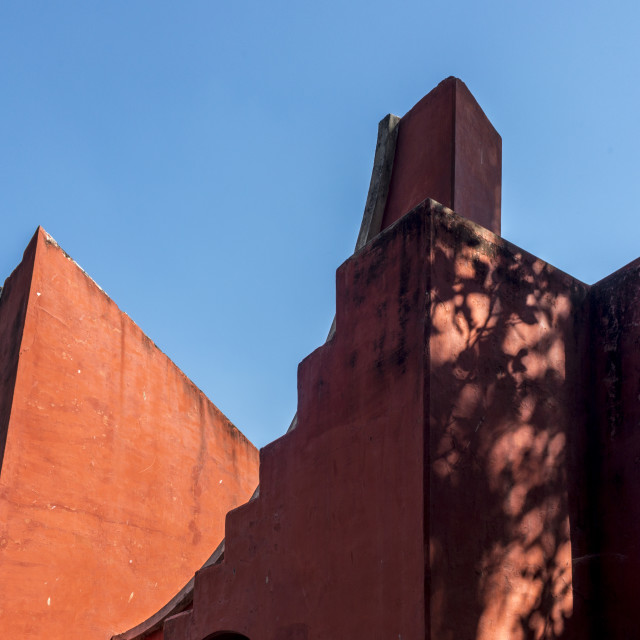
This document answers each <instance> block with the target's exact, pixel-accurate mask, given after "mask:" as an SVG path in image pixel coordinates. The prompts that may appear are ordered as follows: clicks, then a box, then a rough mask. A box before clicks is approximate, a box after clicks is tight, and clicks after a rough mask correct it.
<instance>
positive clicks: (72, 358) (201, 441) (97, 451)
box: [0, 229, 258, 640]
mask: <svg viewBox="0 0 640 640" xmlns="http://www.w3.org/2000/svg"><path fill="white" fill-rule="evenodd" d="M0 382H1V383H2V387H1V388H0V391H1V393H0V420H1V422H0V434H1V435H2V440H4V438H5V437H6V446H5V448H4V455H3V456H2V458H1V460H0V462H1V465H2V466H1V472H0V593H2V598H0V636H1V637H2V638H16V639H17V638H20V639H21V640H22V639H31V638H33V639H35V638H38V639H39V638H48V639H49V638H51V639H58V638H60V639H62V638H64V639H65V640H74V639H77V640H86V639H88V638H91V639H94V638H95V639H98V638H105V639H106V638H108V637H110V636H111V635H112V634H113V633H115V632H118V631H123V630H125V629H127V628H128V627H131V626H133V625H134V624H136V623H137V622H139V621H140V620H141V619H144V618H145V617H147V616H149V615H150V614H151V613H153V612H154V611H155V610H156V609H158V608H159V607H160V606H161V605H162V604H164V602H165V601H166V600H167V599H168V598H170V597H171V596H172V595H173V594H174V593H175V592H176V591H177V590H178V589H180V587H182V585H184V584H185V583H186V582H187V581H188V580H189V579H190V577H191V575H192V574H193V571H194V570H195V569H196V568H198V567H199V566H201V565H202V563H203V562H204V561H205V560H206V558H207V557H208V555H209V554H210V553H211V551H212V550H213V549H214V548H215V547H216V546H217V544H218V543H219V542H220V540H221V539H222V537H223V533H224V532H223V522H224V514H225V513H226V512H227V511H228V510H229V509H231V508H233V507H235V506H237V505H239V504H242V503H243V502H245V501H246V500H247V499H248V498H249V496H250V495H251V493H252V492H253V490H254V489H255V487H256V485H257V483H258V475H257V467H258V454H257V451H256V449H255V448H254V447H253V446H252V445H251V444H250V443H249V442H248V441H247V439H246V438H245V437H244V436H243V435H242V434H241V433H240V432H239V431H238V430H237V429H236V428H235V427H234V426H233V425H232V424H231V423H230V422H229V421H228V420H227V419H226V418H225V417H224V415H223V414H222V413H221V412H220V411H219V410H218V409H217V408H216V407H215V406H214V405H213V404H211V402H209V401H208V400H207V399H206V398H205V396H204V395H203V394H202V393H201V392H200V391H199V390H198V389H197V388H196V387H195V386H194V385H193V384H192V383H191V382H190V381H189V380H188V379H187V378H186V377H185V376H184V374H183V373H182V372H181V371H180V370H179V369H178V368H177V367H176V366H175V365H174V364H173V363H172V362H171V361H170V360H169V358H167V357H166V356H165V355H164V354H163V353H162V352H161V351H160V350H159V349H158V348H157V347H156V346H155V345H154V344H153V343H152V342H151V341H150V340H149V339H148V338H147V337H146V336H145V335H144V334H143V333H142V331H141V330H140V329H139V328H138V327H137V326H136V325H135V324H134V323H133V322H132V321H131V320H130V318H129V317H128V316H126V315H125V314H124V313H122V312H121V311H120V310H119V309H118V307H117V306H116V305H115V304H114V303H113V302H112V301H111V300H110V299H109V297H108V296H107V295H106V294H105V293H104V292H103V291H102V290H101V289H100V288H99V287H98V286H97V285H96V284H95V283H94V282H93V281H92V280H91V279H90V278H89V277H88V276H87V275H86V274H85V273H84V272H83V271H82V270H81V269H80V268H79V267H78V266H77V265H76V264H75V263H74V262H73V261H72V260H71V259H70V258H69V257H68V256H67V255H66V254H65V253H64V252H63V251H62V250H61V249H60V248H59V247H58V246H57V245H56V244H55V242H54V241H53V240H52V239H51V238H50V237H49V236H48V234H47V233H46V232H44V231H43V230H42V229H39V230H38V231H37V233H36V235H35V236H34V238H33V240H32V241H31V243H30V244H29V246H28V248H27V250H26V252H25V256H24V260H23V262H22V264H21V265H20V266H19V267H18V268H17V269H16V270H15V271H14V273H13V274H12V276H11V277H10V278H9V279H8V281H7V282H6V283H5V288H4V290H3V292H2V297H1V298H0Z"/></svg>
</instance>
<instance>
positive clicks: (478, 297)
mask: <svg viewBox="0 0 640 640" xmlns="http://www.w3.org/2000/svg"><path fill="white" fill-rule="evenodd" d="M431 266H432V268H431V273H432V285H431V320H432V326H431V333H430V337H429V349H430V357H431V378H430V395H429V397H430V415H431V422H430V451H431V453H430V457H431V467H430V487H431V489H430V496H431V497H430V504H431V507H430V536H431V538H430V541H429V543H430V555H431V558H430V561H431V574H430V575H431V578H430V580H431V594H432V595H431V603H430V612H431V614H430V615H431V629H432V637H433V638H434V640H435V639H437V640H449V639H451V640H453V639H454V638H455V639H456V640H457V639H465V640H466V639H469V640H471V639H474V640H503V639H504V640H507V639H508V640H541V639H545V640H550V639H559V638H565V639H566V638H568V635H567V634H568V630H567V621H568V619H569V618H570V617H571V614H572V608H573V603H572V584H571V583H572V568H571V541H570V524H569V504H568V495H567V472H566V466H567V460H566V457H567V439H568V437H569V436H570V434H569V429H570V427H571V423H572V419H573V418H572V410H571V403H570V398H571V397H573V394H572V390H571V389H570V388H568V384H569V383H568V382H567V380H568V377H567V371H568V370H571V367H572V366H573V364H572V363H567V353H568V352H570V351H571V350H570V349H569V350H567V349H566V345H567V343H570V344H573V341H574V317H573V313H574V308H575V306H576V305H577V304H579V301H580V299H581V297H583V296H584V293H585V289H586V287H585V286H584V285H582V284H581V283H579V282H577V281H574V280H572V279H571V278H570V277H569V276H567V275H565V274H563V273H561V272H559V271H557V270H555V269H553V268H552V267H550V266H549V265H547V264H545V263H544V262H542V261H540V260H537V259H536V258H534V257H533V256H530V255H528V254H526V253H524V252H520V251H519V250H517V249H516V248H515V247H513V246H511V245H509V244H508V243H504V244H497V245H496V244H492V243H490V242H487V241H485V240H484V239H482V238H481V237H480V236H479V235H478V234H477V233H476V232H475V231H474V230H473V229H472V227H470V226H467V225H465V224H464V223H463V224H460V223H454V222H453V221H450V222H447V221H446V220H445V222H444V224H443V226H442V227H439V226H438V233H437V234H436V237H435V238H434V246H433V247H432V265H431ZM569 379H572V376H569ZM470 576H471V578H470Z"/></svg>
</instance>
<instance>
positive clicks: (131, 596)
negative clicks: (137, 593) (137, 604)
mask: <svg viewBox="0 0 640 640" xmlns="http://www.w3.org/2000/svg"><path fill="white" fill-rule="evenodd" d="M132 600H133V591H132V592H131V595H130V596H129V602H131V601H132Z"/></svg>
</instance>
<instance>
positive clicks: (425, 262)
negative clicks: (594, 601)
mask: <svg viewBox="0 0 640 640" xmlns="http://www.w3.org/2000/svg"><path fill="white" fill-rule="evenodd" d="M587 290H588V287H586V285H583V284H582V283H580V282H578V281H576V280H574V279H572V278H571V277H570V276H567V275H566V274H564V273H562V272H559V271H557V270H556V269H554V268H553V267H551V266H549V265H548V264H546V263H544V262H542V261H540V260H538V259H536V258H535V257H533V256H530V255H529V254H527V253H526V252H523V251H521V250H520V249H518V248H517V247H514V246H513V245H510V244H509V243H507V242H505V241H504V240H502V239H501V238H499V237H497V236H495V235H494V234H492V233H490V232H488V231H487V230H485V229H483V228H481V227H479V226H477V225H474V224H473V223H471V222H469V221H467V220H464V219H462V218H460V217H458V216H455V215H453V214H452V213H450V212H447V211H446V210H443V209H442V208H441V207H440V206H439V205H436V204H435V203H432V202H427V203H425V204H423V205H421V206H419V207H418V208H417V209H416V210H415V211H413V212H412V213H410V214H409V215H407V216H405V217H404V218H402V219H401V221H400V222H398V223H397V224H395V225H393V226H391V227H390V228H389V229H387V230H386V231H385V232H383V233H382V234H381V235H380V236H379V237H378V238H377V239H376V240H374V241H373V242H372V243H371V244H370V245H368V246H367V247H365V248H364V249H363V250H362V251H360V252H358V253H357V254H355V255H354V257H353V258H351V259H350V260H348V261H347V262H346V263H345V264H344V265H343V266H342V267H341V268H340V269H339V271H338V278H337V316H336V323H337V332H336V335H335V337H334V338H333V339H332V340H331V341H330V342H329V343H327V344H326V345H325V346H323V347H321V348H320V349H318V350H316V351H315V352H314V353H313V354H311V355H310V356H309V357H308V358H307V359H306V360H304V361H303V363H302V364H301V365H300V373H299V406H298V426H297V427H296V429H295V430H294V431H292V432H290V433H289V434H288V435H286V436H285V437H283V438H281V439H279V440H277V441H276V442H274V443H272V444H271V445H269V446H268V447H266V448H265V449H263V450H262V456H261V461H262V466H261V476H260V477H261V483H260V497H259V498H258V499H257V500H255V501H253V502H251V503H250V504H248V505H246V506H243V507H241V508H240V509H237V510H235V511H233V512H231V513H230V514H229V515H228V516H227V526H226V554H225V559H224V561H223V562H222V563H221V564H220V565H217V566H215V567H210V568H207V569H205V570H203V571H200V572H198V574H197V575H196V580H195V590H194V607H193V611H190V612H185V613H182V614H180V615H178V616H176V617H175V618H170V619H169V620H168V621H167V622H166V625H165V633H164V640H202V638H205V637H206V636H207V635H208V634H210V633H214V632H216V631H221V630H233V631H236V632H240V633H244V634H246V635H247V636H248V637H250V638H252V639H256V640H257V639H265V640H284V639H296V640H297V639H306V638H309V639H311V638H335V637H358V638H365V637H371V638H398V637H401V638H423V637H427V638H431V639H432V640H447V639H449V638H458V637H460V638H474V639H476V640H489V639H491V640H493V639H495V638H528V637H539V638H560V637H563V638H576V640H577V638H581V637H584V636H580V635H579V634H576V633H575V632H574V630H573V627H571V626H570V621H571V619H572V616H573V592H572V554H571V521H572V518H573V514H574V513H575V512H576V510H577V507H576V504H575V503H576V491H577V489H576V488H575V486H574V485H573V484H572V482H573V478H574V477H576V476H575V475H574V474H573V473H572V470H573V465H574V460H573V458H572V457H571V456H568V455H567V452H568V449H569V447H570V446H571V445H570V443H572V442H573V440H574V439H575V438H576V437H577V436H576V432H577V431H579V429H580V428H581V426H582V425H580V424H577V423H576V422H575V420H574V414H573V410H572V408H573V400H572V398H573V397H574V394H575V392H576V389H577V388H578V386H579V379H580V375H581V374H580V373H579V371H578V368H577V367H576V362H575V358H576V357H577V351H578V347H579V344H580V341H579V336H578V332H577V331H576V327H575V323H574V317H573V314H574V313H576V312H578V311H579V310H580V309H581V308H582V306H583V305H584V299H585V296H586V294H587Z"/></svg>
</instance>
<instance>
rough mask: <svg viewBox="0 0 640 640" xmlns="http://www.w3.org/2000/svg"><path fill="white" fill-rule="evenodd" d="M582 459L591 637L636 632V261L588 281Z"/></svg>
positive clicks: (618, 637)
mask: <svg viewBox="0 0 640 640" xmlns="http://www.w3.org/2000/svg"><path fill="white" fill-rule="evenodd" d="M590 312H591V325H590V326H591V330H592V349H591V353H590V356H591V358H590V373H591V385H590V391H591V394H590V398H589V400H590V412H589V413H590V420H589V425H588V426H589V432H590V434H591V438H592V447H591V451H590V456H589V458H588V464H589V487H590V490H591V491H590V493H591V496H590V497H591V506H592V511H591V522H590V524H591V527H590V531H591V547H590V549H589V553H588V555H587V556H586V557H585V558H584V559H583V560H582V562H581V563H584V564H586V565H587V566H588V567H589V569H590V575H591V579H592V582H593V583H594V586H593V587H592V591H593V594H592V599H593V600H594V601H595V602H597V606H598V609H597V610H598V616H597V618H596V620H595V624H594V627H595V630H596V635H595V636H594V637H606V638H611V639H612V640H626V639H627V638H636V637H640V622H639V621H638V604H637V603H638V598H637V595H638V592H639V591H640V260H636V261H635V262H632V263H631V264H629V265H627V266H626V267H625V268H623V269H621V270H620V271H618V272H616V273H614V274H612V275H611V276H609V277H608V278H606V279H604V280H602V281H601V282H598V283H597V284H595V285H593V287H592V289H591V295H590Z"/></svg>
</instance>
